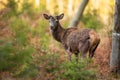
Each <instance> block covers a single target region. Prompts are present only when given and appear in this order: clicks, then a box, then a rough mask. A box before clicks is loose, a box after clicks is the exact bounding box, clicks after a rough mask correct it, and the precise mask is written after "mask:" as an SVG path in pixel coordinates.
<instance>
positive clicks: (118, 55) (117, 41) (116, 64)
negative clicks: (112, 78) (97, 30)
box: [110, 0, 120, 73]
mask: <svg viewBox="0 0 120 80" xmlns="http://www.w3.org/2000/svg"><path fill="white" fill-rule="evenodd" d="M110 70H111V71H112V72H116V73H118V72H120V0H115V13H114V28H113V34H112V53H111V55H110Z"/></svg>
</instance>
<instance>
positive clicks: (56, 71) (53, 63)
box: [39, 53, 96, 80]
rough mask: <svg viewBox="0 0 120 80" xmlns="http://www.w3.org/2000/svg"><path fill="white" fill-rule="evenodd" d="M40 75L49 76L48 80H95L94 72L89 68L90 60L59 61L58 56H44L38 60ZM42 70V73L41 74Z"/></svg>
mask: <svg viewBox="0 0 120 80" xmlns="http://www.w3.org/2000/svg"><path fill="white" fill-rule="evenodd" d="M39 61H40V62H39V63H40V65H41V74H42V73H45V74H47V75H50V76H49V77H48V78H49V79H50V78H52V79H53V80H96V75H95V74H96V71H95V70H94V69H92V68H90V65H91V64H92V61H91V60H88V59H84V60H81V61H80V62H78V63H77V62H76V60H75V59H73V60H72V61H71V62H70V61H63V62H61V60H60V55H58V54H57V53H56V54H52V53H49V54H46V55H44V56H42V57H41V58H40V59H39ZM42 70H43V71H44V72H42ZM44 77H45V76H44Z"/></svg>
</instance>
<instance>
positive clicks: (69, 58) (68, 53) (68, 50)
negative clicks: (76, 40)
mask: <svg viewBox="0 0 120 80" xmlns="http://www.w3.org/2000/svg"><path fill="white" fill-rule="evenodd" d="M66 51H67V55H68V60H69V61H71V55H72V52H70V49H69V48H68V49H67V50H66Z"/></svg>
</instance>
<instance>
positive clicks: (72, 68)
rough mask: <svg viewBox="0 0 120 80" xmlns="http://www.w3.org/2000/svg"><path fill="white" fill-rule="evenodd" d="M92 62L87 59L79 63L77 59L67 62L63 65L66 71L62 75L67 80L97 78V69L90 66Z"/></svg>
mask: <svg viewBox="0 0 120 80" xmlns="http://www.w3.org/2000/svg"><path fill="white" fill-rule="evenodd" d="M90 64H91V63H90V61H88V60H85V59H84V61H83V60H82V61H80V62H78V63H77V62H76V60H73V61H71V62H65V63H63V65H62V67H63V69H64V73H63V74H61V77H62V78H63V79H66V80H95V79H96V76H95V71H94V70H93V69H90V68H89V66H90Z"/></svg>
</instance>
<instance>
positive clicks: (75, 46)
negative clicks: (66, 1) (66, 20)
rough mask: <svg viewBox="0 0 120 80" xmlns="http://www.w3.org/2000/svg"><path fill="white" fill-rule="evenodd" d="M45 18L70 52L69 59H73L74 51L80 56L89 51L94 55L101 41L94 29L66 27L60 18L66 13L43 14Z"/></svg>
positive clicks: (53, 33) (56, 36)
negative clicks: (62, 24) (61, 23)
mask: <svg viewBox="0 0 120 80" xmlns="http://www.w3.org/2000/svg"><path fill="white" fill-rule="evenodd" d="M43 16H44V18H45V19H47V20H49V22H50V30H51V33H52V36H53V38H54V39H55V40H57V41H58V42H60V43H61V44H62V45H63V47H64V48H65V50H66V51H67V53H68V59H69V60H71V55H72V53H74V54H75V55H76V57H78V53H82V56H83V57H86V53H87V52H88V51H89V57H90V58H92V57H93V56H94V52H95V50H96V48H97V46H98V45H99V43H100V38H99V36H98V35H97V33H96V32H95V31H94V30H92V29H80V28H75V27H73V28H67V29H64V28H63V27H62V26H61V25H60V23H59V20H60V19H62V18H63V16H64V14H60V15H58V16H51V15H47V14H43Z"/></svg>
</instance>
